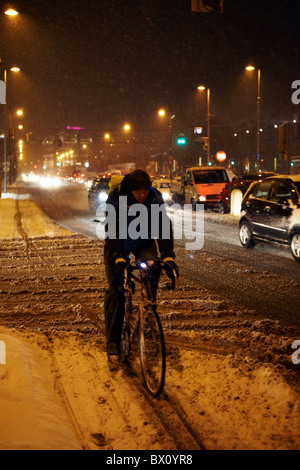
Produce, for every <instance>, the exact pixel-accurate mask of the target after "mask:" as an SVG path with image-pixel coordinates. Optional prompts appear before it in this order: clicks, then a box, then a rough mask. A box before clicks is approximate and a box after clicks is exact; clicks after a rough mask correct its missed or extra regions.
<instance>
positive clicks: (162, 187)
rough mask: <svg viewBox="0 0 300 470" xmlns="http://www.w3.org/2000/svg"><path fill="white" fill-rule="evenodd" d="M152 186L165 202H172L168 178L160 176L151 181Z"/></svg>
mask: <svg viewBox="0 0 300 470" xmlns="http://www.w3.org/2000/svg"><path fill="white" fill-rule="evenodd" d="M152 186H153V188H155V189H157V190H158V191H160V192H161V195H162V197H163V200H164V203H165V204H172V203H173V199H172V193H171V180H170V179H168V178H162V179H158V180H155V181H153V183H152Z"/></svg>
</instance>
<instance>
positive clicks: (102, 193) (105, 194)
mask: <svg viewBox="0 0 300 470" xmlns="http://www.w3.org/2000/svg"><path fill="white" fill-rule="evenodd" d="M107 198H108V194H107V193H105V192H104V191H102V192H101V193H100V194H99V199H100V201H101V202H106V201H107Z"/></svg>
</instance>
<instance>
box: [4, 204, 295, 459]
mask: <svg viewBox="0 0 300 470" xmlns="http://www.w3.org/2000/svg"><path fill="white" fill-rule="evenodd" d="M56 214H57V211H56ZM62 215H63V216H65V214H62ZM77 215H78V216H79V217H83V218H85V217H86V215H84V214H82V213H80V214H77ZM0 220H1V232H0V238H1V247H0V260H1V263H0V305H1V307H0V341H3V342H4V343H5V345H6V346H7V350H6V352H7V354H6V364H0V417H1V418H0V420H1V426H0V448H2V449H36V448H38V449H40V448H49V449H55V448H60V449H67V448H72V449H73V448H78V449H81V448H84V449H102V450H112V449H113V450H117V449H138V450H145V449H150V450H160V449H164V450H192V449H299V447H300V435H299V418H300V401H299V381H298V379H299V367H300V366H298V365H297V364H295V363H294V362H293V361H292V355H293V353H295V351H294V350H293V349H292V344H293V342H294V341H295V340H298V339H300V336H299V330H298V329H296V328H294V327H292V326H288V325H285V324H284V323H281V322H279V321H277V320H274V319H272V318H270V317H264V318H262V317H261V316H260V315H259V313H258V312H257V311H256V310H253V309H252V308H251V307H245V306H244V305H242V304H241V303H238V302H233V301H232V300H230V298H228V297H224V296H223V295H220V294H218V293H217V289H216V290H215V291H213V290H211V289H208V288H207V287H206V286H205V285H203V283H202V279H201V269H200V268H201V264H200V263H202V265H203V264H205V263H208V264H209V263H212V264H213V263H214V262H216V261H214V259H213V258H212V261H211V260H209V259H207V258H208V257H209V256H211V257H213V255H212V254H211V255H210V254H209V253H208V252H207V251H205V250H203V254H201V257H200V258H196V262H197V263H199V271H198V275H199V278H197V271H195V272H196V275H195V276H194V279H192V278H191V277H188V276H186V275H185V272H184V269H185V266H184V264H185V263H186V262H187V258H185V253H184V248H182V247H178V259H179V262H180V263H181V266H182V271H183V275H182V276H181V278H180V282H179V285H178V289H177V291H176V292H175V293H172V292H168V291H166V290H165V289H164V281H163V282H162V285H161V289H160V291H159V296H158V307H159V311H160V314H161V318H162V323H163V328H164V331H165V336H166V341H167V377H166V389H165V393H164V395H163V396H161V397H160V398H159V399H158V400H152V399H150V397H149V396H148V395H147V394H146V393H145V391H144V389H143V387H142V386H141V381H140V372H139V367H138V357H137V355H135V354H133V356H132V358H131V362H130V367H125V368H116V369H113V370H112V369H111V368H110V367H109V365H108V363H107V359H106V354H105V344H104V336H103V296H104V292H105V288H106V280H105V272H104V266H103V262H102V251H103V242H102V241H100V240H97V239H95V238H92V237H90V238H89V237H85V236H83V235H79V234H76V233H74V232H70V231H68V230H66V229H65V228H62V227H60V226H58V225H56V224H55V223H53V222H52V221H51V220H50V219H48V217H46V216H45V215H44V214H43V212H41V211H40V210H39V209H38V207H37V206H36V205H35V204H34V203H33V202H32V201H30V200H7V201H0ZM64 220H66V219H65V217H64ZM215 225H217V224H215ZM190 255H191V253H189V257H190ZM192 255H195V256H200V255H197V254H192ZM189 259H191V260H192V261H193V259H192V258H189ZM194 259H195V258H194ZM192 261H191V262H192ZM231 262H232V261H230V259H227V261H226V258H223V263H224V264H225V265H226V264H229V265H230V263H231ZM234 262H235V263H236V261H234ZM219 264H220V263H219ZM194 269H196V268H195V264H194ZM219 269H220V270H221V266H219ZM251 274H255V273H251ZM241 276H244V277H247V273H246V272H245V273H242V274H241ZM275 280H276V279H275ZM266 281H268V283H273V282H274V276H273V277H271V278H270V279H268V276H267V273H266Z"/></svg>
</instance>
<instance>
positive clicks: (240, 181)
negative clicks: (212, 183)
mask: <svg viewBox="0 0 300 470" xmlns="http://www.w3.org/2000/svg"><path fill="white" fill-rule="evenodd" d="M275 175H276V173H273V172H262V173H257V174H253V175H252V174H250V175H248V174H245V175H243V176H240V177H238V178H234V179H233V181H231V182H229V183H227V184H226V185H225V187H224V188H223V189H222V191H221V193H220V196H219V202H218V207H219V212H220V213H221V214H227V213H229V212H230V208H231V207H230V205H231V204H230V203H231V193H232V191H234V190H235V189H239V190H240V191H241V192H242V194H243V195H244V194H245V193H246V191H247V189H248V188H249V186H250V185H251V184H252V183H253V181H257V180H260V179H262V178H267V177H268V176H275Z"/></svg>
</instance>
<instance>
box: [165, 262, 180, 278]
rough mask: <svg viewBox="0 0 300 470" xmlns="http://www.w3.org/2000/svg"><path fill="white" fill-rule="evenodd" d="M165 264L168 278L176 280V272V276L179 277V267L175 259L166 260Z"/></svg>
mask: <svg viewBox="0 0 300 470" xmlns="http://www.w3.org/2000/svg"><path fill="white" fill-rule="evenodd" d="M163 262H164V263H165V270H166V274H167V276H168V278H170V279H173V278H174V271H175V274H176V277H177V278H178V277H179V271H178V266H177V264H176V263H175V261H174V259H173V258H164V259H163Z"/></svg>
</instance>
